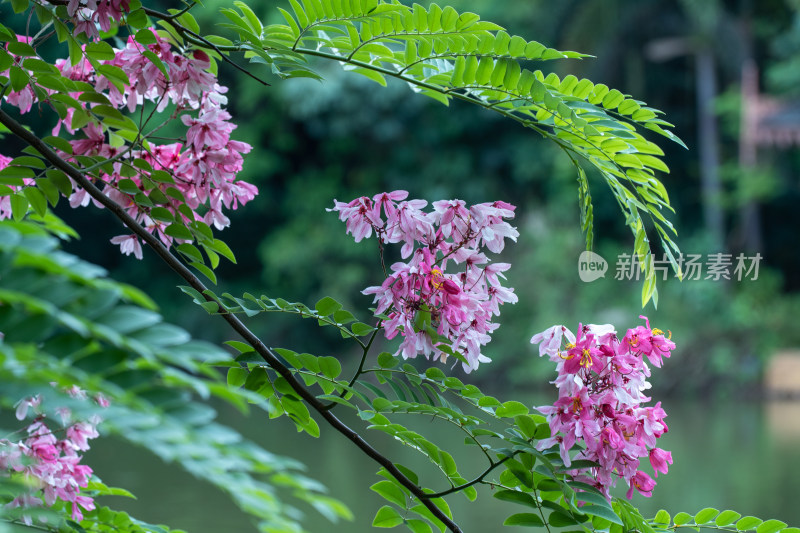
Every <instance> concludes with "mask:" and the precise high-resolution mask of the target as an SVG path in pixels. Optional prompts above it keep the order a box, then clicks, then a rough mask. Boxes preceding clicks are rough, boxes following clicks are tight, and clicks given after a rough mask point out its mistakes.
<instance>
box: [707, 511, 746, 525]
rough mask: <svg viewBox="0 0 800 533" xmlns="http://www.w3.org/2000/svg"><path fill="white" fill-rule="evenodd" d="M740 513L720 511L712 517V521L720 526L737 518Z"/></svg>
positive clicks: (731, 522) (729, 523)
mask: <svg viewBox="0 0 800 533" xmlns="http://www.w3.org/2000/svg"><path fill="white" fill-rule="evenodd" d="M741 516H742V515H741V514H739V513H737V512H736V511H722V512H721V513H720V514H719V516H717V517H716V518H715V519H714V523H715V524H717V525H718V526H720V527H724V526H729V525H731V524H733V523H734V522H736V521H737V520H739V518H740V517H741Z"/></svg>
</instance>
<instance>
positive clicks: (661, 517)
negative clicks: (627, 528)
mask: <svg viewBox="0 0 800 533" xmlns="http://www.w3.org/2000/svg"><path fill="white" fill-rule="evenodd" d="M670 520H672V517H671V516H670V515H669V513H668V512H667V511H665V510H664V509H661V510H660V511H658V512H657V513H656V516H655V518H653V523H654V524H662V525H665V526H668V525H669V523H670Z"/></svg>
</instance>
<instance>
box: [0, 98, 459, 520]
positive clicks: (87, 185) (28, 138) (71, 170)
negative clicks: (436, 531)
mask: <svg viewBox="0 0 800 533" xmlns="http://www.w3.org/2000/svg"><path fill="white" fill-rule="evenodd" d="M0 124H3V125H4V126H6V127H7V128H8V129H9V130H10V131H11V133H13V134H14V135H16V136H17V137H19V138H20V139H22V140H23V141H25V142H26V143H28V144H29V145H30V146H32V147H33V148H35V149H36V150H37V151H38V152H39V153H40V154H42V156H43V157H44V158H45V159H47V160H48V161H49V162H50V163H51V164H52V165H53V166H54V167H55V168H57V169H59V170H61V171H63V172H64V173H65V174H66V175H67V176H69V177H70V178H72V179H73V180H74V181H75V183H77V184H78V185H79V186H80V187H81V188H83V189H84V190H85V191H86V192H87V193H88V194H89V196H91V197H92V198H94V199H95V200H97V201H98V202H99V203H100V204H101V205H103V206H104V207H105V208H107V209H108V210H109V211H111V212H112V213H113V214H114V216H116V217H117V218H118V219H120V220H121V221H122V223H123V224H124V225H125V226H126V227H127V228H128V229H130V230H131V231H132V232H133V233H134V234H136V235H137V236H138V237H139V238H140V239H142V240H143V241H144V242H145V243H147V244H148V245H150V247H151V248H152V249H153V251H155V253H156V254H157V255H158V256H159V257H160V258H161V259H162V260H164V262H165V263H167V265H169V266H170V268H172V269H173V270H174V271H175V272H176V273H177V274H178V275H179V276H180V277H181V278H183V279H184V280H185V281H186V282H187V283H188V284H189V285H190V286H191V287H192V288H194V289H195V290H197V291H198V292H200V293H201V294H203V295H204V296H205V297H206V298H207V299H208V301H215V300H213V299H212V298H211V297H209V296H207V295H206V294H205V293H204V291H206V290H207V289H206V287H205V285H203V282H201V281H200V280H199V279H198V278H197V276H195V275H194V274H193V273H192V272H191V271H190V270H189V269H188V268H187V267H186V266H185V265H184V264H183V263H181V262H180V260H179V259H178V258H177V257H175V256H174V255H172V253H171V252H170V251H169V250H168V249H167V248H166V247H165V246H164V245H163V244H162V243H161V241H159V240H158V239H157V238H156V237H155V236H153V235H152V234H150V233H149V232H147V231H146V230H145V229H144V228H143V227H142V226H141V225H140V224H138V223H137V222H136V220H134V219H133V217H131V216H130V215H129V214H128V213H127V212H126V211H125V209H123V208H122V207H121V206H120V205H119V204H117V203H116V202H114V201H113V200H111V199H110V198H108V197H107V196H106V195H104V194H103V192H102V191H101V190H100V189H98V188H97V187H96V186H95V185H94V183H92V182H91V181H89V179H87V178H86V176H84V175H83V173H82V172H81V171H80V170H79V169H78V168H76V167H74V166H72V165H71V164H70V163H68V162H67V161H65V160H64V159H62V158H61V157H59V155H58V154H57V153H55V152H54V151H53V150H52V149H51V148H50V147H49V146H48V145H47V144H45V143H44V141H42V140H41V139H39V138H38V137H37V136H36V135H34V134H33V133H31V132H30V131H28V130H26V129H25V128H24V127H23V126H22V125H21V124H20V123H19V122H17V121H16V120H14V119H13V118H12V117H11V116H9V115H8V114H7V113H6V112H5V111H3V110H2V109H0ZM220 316H222V318H223V319H224V320H225V321H226V322H228V324H229V325H230V326H231V328H233V329H234V330H235V331H236V332H237V333H238V334H239V335H240V336H241V337H242V338H243V339H244V340H245V342H247V343H248V344H249V345H250V346H252V347H253V349H254V350H255V351H256V352H257V353H258V354H259V355H260V356H261V357H262V358H263V359H264V361H266V362H267V363H268V364H269V365H270V366H271V367H272V368H273V369H274V370H275V371H276V372H277V373H278V374H280V375H281V376H282V377H283V378H284V379H285V380H286V381H287V382H288V383H289V385H290V386H291V387H292V389H293V390H294V391H295V392H296V393H297V395H298V396H299V397H300V398H302V399H303V400H304V401H305V402H306V403H307V404H308V405H310V406H311V407H312V408H313V409H314V410H315V411H316V412H317V413H318V414H319V416H321V417H322V418H324V419H325V421H326V422H327V423H328V424H330V425H331V426H332V427H333V428H334V429H335V430H336V431H338V432H339V433H341V434H342V435H344V436H345V437H346V438H347V439H349V440H350V441H351V442H353V444H355V445H356V446H357V447H358V448H359V449H360V450H361V451H362V452H364V453H365V454H366V455H367V456H368V457H370V458H371V459H372V460H374V461H375V462H376V463H378V464H379V465H381V466H382V467H384V468H385V469H386V470H387V471H388V472H389V473H390V474H391V475H392V476H394V478H395V479H397V481H398V482H400V484H401V485H403V486H404V487H406V488H407V489H408V490H409V491H410V492H411V494H413V495H414V496H415V497H416V498H417V499H419V500H420V501H421V502H422V504H423V505H425V507H427V508H428V510H429V511H430V512H431V513H432V514H433V516H435V517H436V518H437V519H439V520H441V521H442V523H443V524H445V525H446V526H447V528H448V529H449V530H450V531H453V532H459V533H460V532H461V528H460V527H459V526H458V524H456V523H455V522H454V521H453V520H451V519H450V518H449V517H448V516H447V515H446V514H444V512H443V511H442V510H441V509H439V508H438V507H437V506H436V505H435V504H434V503H433V502H432V501H431V500H430V499H429V498H428V497H427V495H426V494H425V492H423V490H422V489H421V488H420V487H419V486H417V485H416V484H415V483H413V482H412V481H411V480H410V479H408V477H406V476H405V474H403V473H402V472H401V471H400V470H398V468H397V467H396V466H395V465H394V463H392V462H391V461H390V460H389V459H388V458H387V457H385V456H384V455H382V454H381V453H380V452H379V451H378V450H376V449H375V448H373V447H372V446H371V445H370V444H369V443H368V442H367V441H366V440H364V438H363V437H361V435H359V434H358V433H357V432H355V431H353V430H352V429H350V428H349V427H348V426H347V425H346V424H345V423H344V422H342V421H341V420H339V419H338V418H337V417H336V416H335V415H334V414H333V413H331V412H330V411H329V410H327V409H326V406H325V404H324V403H322V402H321V401H319V400H318V399H317V398H316V396H314V395H313V394H312V393H311V392H309V391H308V389H306V388H305V387H304V386H303V385H302V384H301V383H300V382H299V381H298V380H297V379H296V378H295V377H294V375H293V374H292V372H291V371H290V370H289V369H288V368H287V367H286V366H285V365H284V364H283V363H281V361H280V360H279V359H278V357H277V356H276V355H275V354H274V353H273V352H272V350H270V349H269V348H268V347H267V346H266V345H265V344H264V343H263V342H262V341H261V339H259V338H258V337H257V336H256V335H255V334H254V333H253V332H251V331H250V330H249V329H248V327H247V326H245V324H244V323H243V322H242V321H241V320H239V318H238V317H237V316H236V315H234V314H231V313H224V312H223V313H222V314H221V315H220Z"/></svg>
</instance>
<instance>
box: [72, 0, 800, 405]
mask: <svg viewBox="0 0 800 533" xmlns="http://www.w3.org/2000/svg"><path fill="white" fill-rule="evenodd" d="M423 3H426V2H423ZM224 4H227V2H223V1H222V0H210V1H209V2H206V7H207V8H208V9H206V10H204V11H203V12H202V14H206V15H208V14H213V13H216V12H217V11H218V8H219V7H220V6H222V5H224ZM273 4H277V3H276V2H269V6H266V5H265V6H264V8H263V11H262V12H261V13H259V16H262V15H266V14H267V13H276V11H275V9H274V5H273ZM451 4H452V5H453V6H454V7H455V8H456V9H458V10H460V11H465V10H472V11H476V12H480V13H482V14H483V15H484V16H485V18H487V19H491V20H494V21H496V22H498V23H500V24H502V25H504V26H505V27H507V28H508V30H509V31H510V32H511V33H521V34H525V35H529V36H531V37H533V38H536V39H537V40H539V41H542V42H548V43H550V44H551V45H552V46H555V47H558V48H560V49H567V50H578V51H581V52H585V53H590V54H593V55H596V56H598V57H599V58H600V59H597V60H595V59H586V60H583V61H579V62H578V61H577V60H564V71H566V70H567V69H568V70H569V71H570V72H572V73H574V74H576V75H578V76H588V77H590V78H591V79H592V80H595V81H596V82H598V83H606V84H609V85H611V86H615V87H618V88H620V89H621V90H623V91H624V92H629V93H632V94H647V95H649V98H650V99H651V100H650V101H649V102H648V104H651V105H653V106H654V107H656V108H659V109H663V110H665V111H666V112H667V116H668V117H669V119H670V120H671V121H672V122H673V123H675V124H676V132H677V133H678V134H679V135H680V136H681V137H682V138H683V139H684V141H685V142H686V143H687V145H688V146H689V147H690V150H689V151H684V150H682V149H681V148H680V147H678V146H677V145H674V146H665V148H666V150H667V154H666V160H667V161H669V162H670V167H671V169H672V173H671V175H670V176H667V177H665V185H666V186H667V188H668V189H669V190H670V191H671V192H672V194H673V198H672V203H673V205H674V206H675V207H676V209H677V210H678V212H680V213H681V219H680V226H679V227H678V230H679V242H680V243H681V246H682V248H683V250H684V252H686V253H698V254H703V255H704V257H705V255H706V254H709V253H730V254H733V257H734V258H735V256H736V254H738V253H746V254H748V255H754V254H755V253H756V252H759V253H760V254H761V256H762V257H763V260H762V261H761V264H760V270H759V273H758V279H757V280H755V281H753V280H745V281H741V282H737V281H735V279H734V280H733V281H730V282H724V281H713V280H707V281H702V280H701V281H694V280H687V281H684V282H683V283H681V282H679V281H678V280H677V279H674V277H673V275H672V274H671V273H670V274H669V275H668V276H669V278H670V279H668V280H667V281H666V282H662V283H661V294H662V298H661V302H662V305H661V306H659V308H658V309H657V310H655V311H653V310H648V315H649V316H650V318H651V321H652V322H653V323H654V325H658V324H662V323H663V324H669V325H670V326H671V327H672V328H673V330H672V331H673V335H674V336H675V338H677V339H680V343H681V347H682V350H681V351H682V357H681V364H680V365H673V366H672V367H668V368H666V369H665V370H664V372H662V374H663V375H662V376H660V377H661V380H660V382H657V386H658V385H659V384H660V385H661V387H662V388H664V389H665V390H678V389H680V390H682V391H709V390H711V389H712V388H713V386H714V385H719V384H721V383H723V379H722V378H724V383H725V384H726V385H727V386H738V385H740V384H748V385H750V384H753V383H755V382H756V381H757V380H758V378H759V376H760V371H761V369H762V367H763V364H764V362H765V361H766V359H767V358H768V357H769V355H770V354H771V353H772V352H773V351H774V350H775V349H776V348H778V347H781V346H796V345H798V343H800V338H798V337H800V331H798V330H797V328H795V327H794V326H793V323H792V321H793V318H794V317H795V316H797V314H798V313H799V312H800V299H799V298H798V295H797V290H798V289H800V253H798V249H800V237H798V233H797V232H796V231H795V228H797V227H798V223H800V218H799V217H800V212H798V210H797V209H796V207H795V206H796V205H797V203H798V199H799V198H798V196H800V187H799V186H798V179H797V177H796V174H797V170H798V165H800V157H799V156H798V151H797V150H796V149H790V150H782V151H779V150H776V149H763V150H762V151H761V152H760V153H759V162H760V163H759V164H760V165H761V166H757V167H755V168H750V169H747V170H746V171H743V170H742V169H741V168H740V166H739V159H738V158H739V148H738V141H739V134H740V132H739V108H740V105H739V104H740V102H739V86H740V79H741V70H742V65H743V64H744V63H745V62H746V61H747V60H748V59H753V60H754V61H755V64H756V65H758V68H759V71H760V73H761V78H762V80H761V85H762V87H763V90H764V91H765V92H767V93H771V94H776V95H782V96H784V97H786V98H791V97H796V96H798V89H797V87H798V86H800V83H798V82H800V79H798V78H800V69H798V68H797V65H798V62H800V12H799V11H798V9H799V8H800V5H798V4H800V3H798V2H797V1H796V0H767V1H758V2H756V1H755V0H749V1H748V0H737V1H710V0H646V1H639V0H604V1H599V0H592V1H585V0H584V1H579V0H573V1H563V2H557V3H553V2H546V1H544V0H505V1H504V2H503V3H502V8H500V7H498V4H497V3H496V2H492V1H490V0H453V1H452V2H451ZM509 4H513V6H509ZM508 13H513V14H514V18H513V19H510V20H504V18H503V17H504V16H507V14H508ZM213 22H215V21H213V20H201V24H211V23H213ZM567 61H570V63H569V64H568V65H567V63H566V62H567ZM324 74H325V77H326V80H327V81H326V83H325V84H324V85H323V84H320V83H318V82H316V81H313V80H306V79H298V80H291V81H289V82H286V83H281V84H274V85H273V86H271V87H267V88H265V87H263V86H261V85H259V84H257V83H256V82H254V81H252V80H249V79H248V78H245V77H237V79H236V80H235V81H236V83H234V80H233V79H227V80H224V82H225V83H226V84H227V85H230V86H231V90H230V92H229V94H228V96H229V100H230V106H229V107H230V110H231V112H232V114H233V115H234V116H235V117H236V116H241V117H245V116H250V117H257V120H247V121H241V122H240V123H241V126H240V129H239V130H238V131H237V137H238V138H240V139H242V140H244V141H247V142H249V143H251V144H252V145H253V146H254V150H253V153H252V154H251V155H250V157H248V158H246V160H245V169H244V171H243V174H242V175H241V177H242V179H244V180H246V181H249V182H252V183H255V184H256V185H258V187H259V189H260V191H261V194H259V196H258V197H257V198H256V200H255V201H254V202H253V203H254V205H253V206H250V207H249V208H248V209H246V210H242V211H241V212H236V213H234V214H233V216H232V217H231V218H232V225H233V227H234V228H235V230H234V231H231V233H227V232H226V234H225V237H224V238H225V239H226V241H227V242H228V243H229V244H230V245H231V247H232V248H233V249H235V250H237V257H238V260H239V265H238V271H237V277H236V278H235V279H231V278H230V277H228V276H226V270H225V268H223V269H222V270H221V272H220V273H221V280H222V281H221V287H224V288H225V289H226V290H230V292H233V293H236V292H237V290H240V289H241V290H245V288H247V287H249V288H252V287H258V290H260V291H261V292H263V293H265V294H280V295H282V296H283V297H286V298H289V299H295V300H299V301H314V300H315V299H316V298H318V297H320V296H322V295H323V294H331V295H335V296H336V297H337V299H339V300H340V301H342V302H343V303H344V304H345V306H346V307H355V306H356V305H357V304H367V303H369V299H368V298H367V297H365V296H362V295H361V294H360V291H361V290H362V289H363V288H364V287H366V286H368V285H373V284H376V283H379V282H380V279H378V278H377V277H374V276H371V274H368V273H370V272H372V273H374V272H376V269H375V268H374V266H375V265H373V264H372V262H374V261H376V259H375V258H376V254H375V253H374V250H373V249H372V248H371V247H372V246H374V244H372V243H369V242H364V243H361V244H360V245H358V246H352V245H348V240H349V237H348V236H346V235H344V233H343V232H342V231H341V227H340V225H339V223H338V222H337V220H336V217H335V216H334V215H333V214H331V213H326V212H325V208H326V207H330V206H332V200H333V198H338V199H341V200H347V199H350V198H352V197H355V196H359V195H362V194H366V195H371V194H374V193H376V192H379V191H383V190H393V189H406V190H408V191H409V192H410V196H411V197H415V198H426V199H434V198H441V197H444V198H447V197H459V198H463V199H464V200H466V201H467V202H468V203H473V202H484V201H489V200H494V199H505V200H508V201H511V202H513V203H515V204H517V205H518V206H520V207H519V209H518V216H517V222H518V227H519V230H520V233H521V241H522V242H521V243H520V245H519V246H517V247H516V250H515V249H514V247H512V248H510V249H508V248H507V250H506V252H505V253H506V256H507V260H508V261H510V262H512V263H513V265H514V267H513V268H512V270H511V271H510V272H509V284H510V285H511V286H513V287H515V288H516V290H517V293H518V295H519V297H520V302H519V303H518V304H517V305H516V306H515V307H514V308H512V309H509V310H507V311H505V312H504V317H503V330H504V334H503V335H501V336H498V338H497V339H496V340H495V342H494V343H493V346H492V350H491V355H492V356H493V358H494V359H495V361H496V362H497V363H498V365H497V366H501V367H502V368H505V369H507V370H508V371H507V372H506V373H505V377H504V381H505V383H508V382H512V383H514V384H515V385H518V386H527V384H528V383H532V382H534V381H535V375H536V373H537V372H539V373H545V372H549V368H546V365H541V366H539V365H536V364H534V363H533V361H534V360H536V359H538V358H535V357H533V349H532V348H531V347H529V345H528V343H527V340H528V339H529V337H530V335H531V334H532V333H533V332H536V331H539V330H541V329H543V328H544V327H545V326H547V325H550V324H552V323H554V322H555V323H564V324H569V323H574V322H577V320H578V319H579V316H578V311H579V310H580V314H581V315H582V316H587V315H589V316H593V317H595V318H596V320H598V321H599V322H604V321H607V322H616V321H618V320H619V317H622V316H625V315H630V314H631V313H636V312H637V311H638V309H639V306H640V300H639V291H640V288H641V282H637V281H635V280H630V281H620V280H615V279H614V277H615V270H616V265H615V263H616V258H617V256H618V255H619V254H622V253H630V252H631V248H632V241H631V238H630V234H629V232H628V230H627V229H626V228H625V226H624V224H623V223H622V221H621V220H620V219H619V216H618V211H617V206H616V205H615V202H613V201H612V198H613V197H612V195H611V194H608V191H607V190H606V189H605V186H604V184H603V183H602V181H601V180H599V179H595V180H592V176H590V185H591V186H593V187H594V188H593V189H592V194H593V196H594V199H595V212H594V216H595V252H597V253H599V254H600V255H601V256H603V257H604V258H606V260H607V261H608V263H609V270H608V272H607V273H606V276H605V278H602V279H600V280H597V281H595V282H593V283H583V282H581V281H580V279H579V277H578V275H577V274H578V272H577V259H578V256H579V254H580V252H581V251H582V249H583V246H584V245H583V236H582V235H581V234H580V232H579V230H578V228H577V227H576V222H577V221H578V218H579V209H578V204H577V198H576V194H575V189H576V188H575V182H574V180H575V177H574V169H572V168H571V167H570V165H569V161H568V160H567V159H566V158H563V157H557V156H559V155H560V154H557V153H556V151H555V148H554V147H553V146H549V145H550V144H551V143H545V142H540V141H538V140H537V139H536V138H534V137H533V136H531V135H530V134H529V133H527V132H525V131H523V130H522V129H521V128H520V127H519V126H518V125H516V124H513V123H511V122H509V121H504V120H500V119H499V118H498V117H495V116H492V114H490V113H485V112H484V111H483V110H481V109H478V108H476V107H475V106H468V105H465V104H463V103H461V102H454V103H453V104H452V105H453V106H459V107H461V109H460V110H459V112H458V113H450V112H448V110H447V109H445V108H444V107H443V106H442V105H441V104H438V103H436V102H434V101H432V100H428V99H424V98H407V92H408V91H409V88H408V87H406V86H404V85H403V84H402V83H399V82H394V83H393V80H390V83H389V85H390V86H389V88H388V90H380V91H376V90H374V89H375V86H374V85H373V84H372V82H370V81H368V80H366V79H363V78H360V77H356V76H349V75H346V74H345V73H343V72H342V71H341V69H339V68H338V67H337V66H336V65H327V66H326V67H325V70H324ZM223 75H224V74H223ZM285 91H291V92H292V94H293V98H289V97H288V96H287V94H286V93H285ZM298 95H302V97H298ZM412 132H414V133H412ZM434 151H436V153H437V157H436V158H434V157H433V153H434ZM747 205H752V206H758V212H759V213H760V231H759V233H760V235H759V238H760V242H761V244H760V246H759V248H757V249H753V248H748V247H747V244H748V242H747V239H745V236H746V235H747V231H745V230H747V229H752V227H751V226H752V221H748V220H747V219H746V218H745V219H743V218H742V217H743V216H744V215H743V214H742V213H743V212H744V210H743V207H744V206H747ZM59 214H60V215H61V216H63V217H64V218H65V219H66V221H67V222H68V223H70V224H71V225H73V226H74V227H76V229H77V230H78V231H79V233H82V230H83V229H84V228H86V227H89V226H91V227H97V226H98V225H102V222H98V221H99V220H102V221H107V220H108V218H107V217H108V216H109V215H108V214H107V213H101V212H97V211H94V212H92V213H89V212H87V211H80V212H71V210H68V209H62V210H61V211H60V213H59ZM109 226H111V225H110V224H109ZM758 229H759V228H758V227H756V230H758ZM106 231H107V232H108V237H109V238H110V237H111V236H113V235H115V234H117V233H118V231H117V229H116V228H115V227H109V228H108V229H107V230H106ZM297 243H301V244H300V245H298V244H297ZM68 249H70V250H71V251H73V252H74V253H77V254H78V255H80V256H82V257H84V258H86V259H88V260H90V261H92V262H97V263H100V264H103V265H105V266H107V267H109V268H110V269H111V271H112V275H113V276H114V277H115V278H117V279H122V280H125V281H128V282H132V283H135V282H136V280H137V279H141V278H142V277H145V276H146V277H149V278H157V277H159V276H158V275H154V274H153V272H162V271H163V269H164V268H165V267H163V266H162V265H160V264H158V263H157V261H156V260H155V258H152V257H150V258H148V257H145V260H144V261H142V262H136V261H130V260H127V259H125V258H123V257H121V256H120V255H119V253H118V252H117V250H116V249H115V248H114V247H112V246H108V247H96V248H93V249H88V243H86V244H84V243H81V242H80V241H77V242H73V243H72V244H71V245H69V247H68ZM311 254H313V256H312V255H311ZM656 255H657V256H658V255H660V251H657V254H656ZM734 264H735V261H734ZM732 271H733V269H732V268H731V273H732ZM228 272H232V270H228ZM534 273H535V275H533V274H534ZM242 276H246V277H242ZM163 279H164V281H163V283H164V288H163V290H162V291H161V293H162V294H163V295H164V298H163V299H162V301H160V302H159V304H160V305H161V306H162V311H163V312H164V314H165V316H166V317H167V319H169V320H171V321H173V322H176V323H179V324H181V325H182V326H183V327H186V328H187V329H189V330H190V331H192V332H193V333H197V332H198V331H201V330H202V331H203V335H204V337H205V338H208V337H209V335H211V336H212V337H213V335H214V329H213V328H214V327H216V326H214V325H213V324H212V323H211V322H210V321H208V322H207V321H205V320H203V322H187V320H186V319H183V317H184V316H191V317H192V320H196V317H197V314H196V313H184V312H183V308H182V307H180V306H183V305H187V306H188V305H191V304H190V303H188V302H186V301H185V300H182V299H175V298H173V297H172V296H173V295H174V288H173V287H172V285H173V283H174V281H172V278H171V277H170V276H163ZM239 292H241V291H239ZM362 318H364V317H362ZM217 333H218V334H219V336H218V337H216V338H211V339H210V340H212V341H218V340H221V339H222V332H217ZM256 333H259V334H262V335H264V336H266V337H268V338H270V339H275V341H274V342H275V343H276V344H278V345H281V344H283V345H291V346H293V347H294V348H295V349H297V350H298V351H299V350H309V351H314V352H315V353H324V351H325V346H326V339H325V338H324V336H317V337H314V338H308V336H307V335H305V334H304V333H303V332H302V329H300V328H299V327H298V328H297V329H293V327H290V325H289V323H288V322H286V321H283V320H281V317H270V320H269V321H263V322H262V323H261V324H260V330H258V331H256ZM687 369H688V370H689V371H688V372H687ZM512 370H513V372H512ZM494 375H496V376H498V375H502V373H500V372H495V374H494ZM679 376H680V378H679ZM475 379H477V380H480V379H481V376H480V373H478V374H477V375H476V376H475ZM539 381H540V382H542V383H544V381H543V380H539ZM483 385H485V386H490V385H491V384H486V383H484V384H483ZM717 390H720V389H719V388H717Z"/></svg>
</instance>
